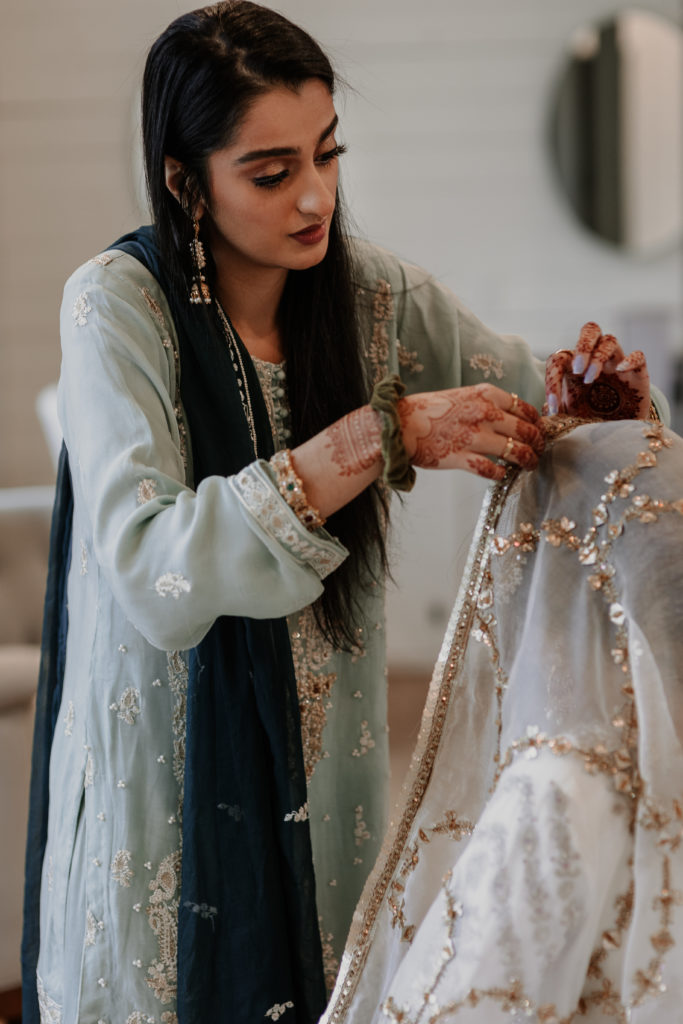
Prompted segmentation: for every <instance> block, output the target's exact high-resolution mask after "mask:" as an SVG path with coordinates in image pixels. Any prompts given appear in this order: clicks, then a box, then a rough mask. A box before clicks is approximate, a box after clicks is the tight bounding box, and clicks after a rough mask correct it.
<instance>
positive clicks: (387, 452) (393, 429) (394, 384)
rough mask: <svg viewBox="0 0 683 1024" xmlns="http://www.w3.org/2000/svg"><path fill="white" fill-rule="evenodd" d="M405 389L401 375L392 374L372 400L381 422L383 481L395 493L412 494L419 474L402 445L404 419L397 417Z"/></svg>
mask: <svg viewBox="0 0 683 1024" xmlns="http://www.w3.org/2000/svg"><path fill="white" fill-rule="evenodd" d="M405 389H406V386H405V384H404V383H403V381H402V380H401V378H400V377H399V376H398V374H397V373H392V374H390V375H389V376H388V377H385V378H384V380H381V381H379V383H377V384H375V387H374V389H373V392H372V396H371V398H370V408H371V409H374V411H375V412H378V413H379V415H380V418H381V420H382V439H381V448H382V458H383V459H384V470H383V473H382V479H383V480H384V483H385V484H388V485H389V487H392V488H393V489H394V490H395V491H412V489H413V487H414V486H415V475H416V474H415V470H414V469H413V467H412V465H411V463H410V459H409V457H408V452H407V451H406V449H405V445H404V444H403V433H402V431H401V419H400V417H399V414H398V400H399V398H401V396H402V395H403V393H404V391H405Z"/></svg>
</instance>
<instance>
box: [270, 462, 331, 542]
mask: <svg viewBox="0 0 683 1024" xmlns="http://www.w3.org/2000/svg"><path fill="white" fill-rule="evenodd" d="M270 464H271V466H272V467H273V469H274V470H275V477H276V479H277V486H278V490H279V492H280V494H281V495H282V497H283V498H284V499H285V501H286V502H287V504H288V505H289V507H290V508H291V510H292V512H294V514H295V515H296V517H297V519H299V520H300V521H301V522H302V523H303V524H304V526H305V527H306V529H307V530H317V529H318V528H319V527H321V526H324V525H325V522H326V520H325V518H324V517H323V516H321V515H320V513H319V512H318V510H317V508H313V506H312V505H309V503H308V498H307V497H306V493H305V491H304V485H303V483H302V482H301V478H300V477H299V476H297V474H296V472H295V470H294V466H293V465H292V453H291V452H290V450H289V448H283V449H282V451H279V452H275V455H273V457H272V458H271V460H270Z"/></svg>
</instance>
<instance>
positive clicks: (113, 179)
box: [0, 0, 683, 1017]
mask: <svg viewBox="0 0 683 1024" xmlns="http://www.w3.org/2000/svg"><path fill="white" fill-rule="evenodd" d="M274 6H276V7H277V8H278V9H279V10H280V11H282V12H283V13H284V14H285V15H287V16H288V17H290V18H292V19H293V20H295V21H298V22H300V23H301V24H302V25H303V26H304V27H306V28H307V29H308V30H309V31H310V32H311V33H312V34H313V35H315V36H316V37H317V38H318V39H319V41H320V42H321V43H322V45H323V46H324V47H325V48H326V49H327V51H328V52H329V53H330V54H331V55H332V57H333V59H334V61H335V62H336V64H337V67H338V70H339V71H340V72H341V74H342V76H343V78H344V79H345V80H346V81H347V82H348V84H349V88H347V89H345V90H343V91H342V93H341V95H340V96H339V98H338V110H339V113H340V115H341V121H342V133H341V134H342V138H343V139H344V141H346V142H347V143H348V145H349V150H350V151H349V155H348V156H347V157H345V159H344V162H343V169H342V176H343V178H342V180H343V184H344V188H345V190H346V194H347V199H348V200H349V205H350V207H351V210H352V213H353V214H354V216H355V227H356V231H357V233H359V234H362V235H365V236H367V237H369V238H371V239H373V240H375V241H377V242H379V243H381V244H383V245H385V246H387V247H388V248H391V249H393V250H394V251H396V252H398V253H399V254H400V255H401V256H403V257H405V258H407V259H409V260H411V261H412V262H416V263H420V264H422V265H424V266H426V267H428V268H429V269H430V270H431V271H433V273H434V274H435V275H436V276H437V277H439V278H440V279H441V280H442V281H443V282H444V283H445V284H447V285H448V286H449V287H451V288H452V289H453V290H454V291H455V292H456V293H457V294H458V295H459V296H460V298H461V299H462V300H463V301H464V302H465V303H466V304H467V305H469V306H470V308H472V309H473V310H474V312H475V313H477V315H478V316H479V317H480V318H481V319H482V320H484V321H485V322H486V323H488V324H489V325H490V326H492V327H494V328H496V329H497V330H500V331H504V332H509V333H517V334H521V335H523V336H524V337H526V338H527V340H528V341H529V343H530V344H531V345H532V347H533V349H534V350H535V351H536V352H537V354H538V355H540V356H542V357H545V356H546V355H547V354H548V353H549V352H551V351H553V350H555V349H557V348H560V347H571V346H573V344H574V342H575V340H576V338H577V336H578V332H579V329H580V327H581V325H582V324H583V322H584V321H586V320H588V319H593V320H597V321H598V322H599V323H600V324H601V325H602V326H603V328H604V329H605V330H609V331H611V332H613V333H615V334H616V335H617V336H618V337H619V339H620V341H621V342H622V345H623V347H624V348H625V349H632V348H642V349H644V350H645V352H646V354H647V356H648V361H649V364H650V367H651V375H652V377H653V379H654V380H655V382H656V383H657V384H658V385H659V386H660V387H661V388H662V389H663V390H664V392H665V393H666V394H667V396H668V397H669V400H670V401H671V403H672V409H673V417H674V420H673V422H674V426H677V427H678V429H683V412H682V407H683V395H682V392H683V371H682V370H681V365H682V358H683V295H682V280H683V248H682V245H681V235H682V226H683V225H682V220H683V218H682V209H683V183H682V174H681V158H682V150H683V134H682V122H683V116H682V113H681V97H682V96H683V31H682V25H683V7H682V6H681V4H680V3H679V0H651V2H648V0H642V2H638V3H637V6H635V5H634V4H632V3H627V2H625V0H624V2H622V0H609V2H608V0H572V3H571V4H569V3H560V2H555V3H549V2H548V0H421V2H420V3H419V4H416V3H415V2H414V0H411V2H408V0H345V2H344V3H343V4H341V3H332V2H331V0H279V2H277V3H275V4H274ZM187 9H189V7H188V5H187V4H186V3H182V2H179V0H145V2H144V3H140V2H139V0H117V3H108V2H105V0H89V2H88V3H87V4H85V3H84V2H82V0H50V4H49V5H48V4H46V3H45V2H44V0H40V2H39V0H2V22H3V31H2V35H1V37H0V167H1V181H2V188H1V189H0V203H1V208H0V234H1V236H2V245H1V259H2V263H1V268H0V269H1V272H0V516H2V524H3V530H2V531H1V533H0V656H1V657H2V658H3V659H4V660H0V711H1V712H2V714H1V715H0V729H3V730H5V731H4V732H1V733H0V773H1V775H0V822H2V824H3V825H4V824H5V823H6V821H8V820H11V821H13V822H18V823H19V825H21V817H20V815H21V811H20V810H18V809H17V808H18V807H20V806H21V802H22V800H23V799H24V797H23V792H24V790H23V788H22V787H23V786H24V785H25V781H24V780H25V777H26V767H25V765H26V754H25V749H26V747H27V744H28V736H29V734H30V695H31V692H32V686H33V685H34V681H35V669H36V664H37V662H36V658H37V653H36V643H37V641H38V639H39V631H40V611H41V601H42V588H43V583H44V571H45V551H46V538H47V511H46V510H47V508H48V506H49V502H50V487H51V485H52V483H53V480H54V462H53V459H52V457H51V453H50V437H53V438H54V433H51V428H50V425H49V413H45V412H43V413H42V417H43V418H42V422H41V419H40V417H39V412H40V408H41V407H40V404H39V405H38V407H37V401H38V397H39V395H40V393H41V392H42V390H43V389H44V388H45V387H46V386H48V385H50V384H51V383H53V382H54V381H56V379H57V377H58V373H59V361H60V353H59V338H58V313H59V304H60V298H61V290H62V287H63V283H64V281H65V280H66V278H67V277H68V276H69V274H70V273H71V272H72V270H73V269H74V268H75V267H76V266H78V265H79V264H80V263H82V262H83V261H84V260H85V259H87V258H88V257H90V256H92V255H94V254H95V253H97V252H99V251H100V250H101V249H103V248H105V247H106V246H107V244H108V243H110V242H111V241H112V240H113V239H115V238H116V237H118V236H119V235H120V234H122V233H123V232H124V231H126V230H128V229H130V228H131V227H133V226H135V225H137V224H138V223H140V222H141V221H144V220H146V213H145V207H144V195H143V188H142V183H141V169H140V158H139V147H138V142H137V130H138V100H139V81H140V76H141V71H142V66H143V62H144V57H145V53H146V51H147V49H148V47H149V45H150V44H151V42H152V41H153V39H154V38H155V37H156V36H157V35H158V34H159V32H160V31H162V30H163V29H164V28H165V26H166V25H167V24H168V22H170V21H171V20H172V19H173V18H174V17H175V16H177V15H178V14H179V13H182V12H183V11H185V10H187ZM482 494H483V488H482V486H481V485H480V483H479V482H478V481H477V480H475V479H474V478H471V477H470V476H469V475H466V474H444V475H442V476H441V475H439V474H421V475H420V479H419V483H418V486H417V488H416V489H415V491H414V492H413V494H412V495H411V496H410V499H409V500H408V501H407V502H406V504H405V507H404V508H403V509H402V510H401V511H400V512H399V513H398V514H397V517H396V520H397V526H396V529H395V535H394V549H395V567H396V569H395V575H396V580H397V584H398V586H397V588H395V589H393V590H392V592H391V596H390V602H389V613H388V639H389V651H390V663H391V687H392V694H393V697H392V720H391V725H392V729H393V733H394V737H395V743H394V750H395V758H396V762H395V764H396V776H397V777H398V776H399V775H400V771H401V770H402V767H403V764H404V763H405V759H406V758H407V756H408V754H409V750H410V743H411V741H412V738H413V737H414V736H415V735H416V733H417V716H418V714H419V706H420V702H421V700H422V697H423V694H424V686H425V683H426V682H427V681H428V679H429V675H430V672H431V667H432V665H433V663H434V660H435V658H436V655H437V653H438V649H439V645H440V641H441V637H442V635H443V632H444V627H445V624H446V621H447V618H448V615H449V612H450V608H451V606H452V603H453V599H454V596H455V593H456V590H457V584H458V578H459V573H460V570H461V567H462V563H463V559H464V556H465V554H466V551H467V545H468V541H469V537H470V535H471V533H472V530H473V528H474V523H475V521H476V516H477V512H478V508H479V504H480V501H481V497H482ZM22 773H23V774H22ZM8 778H10V779H13V780H14V782H13V783H12V785H11V786H8V785H7V783H6V780H7V779H8ZM17 815H19V817H17ZM16 831H17V835H20V834H21V832H22V831H23V825H21V827H17V830H16ZM17 849H18V847H17ZM15 854H16V851H15V852H14V853H12V852H11V851H10V852H9V853H7V854H6V853H5V851H4V850H3V853H2V860H3V866H5V864H6V862H7V858H8V857H10V856H15ZM19 885H20V878H19V880H17V877H16V875H12V874H11V873H8V872H7V871H4V872H2V873H0V888H1V887H2V886H7V888H8V890H10V891H12V892H14V891H16V890H17V889H18V886H19ZM8 900H9V902H8ZM12 900H14V903H12ZM10 904H11V905H12V906H14V905H15V904H16V907H17V908H18V903H17V901H16V896H15V897H12V896H7V897H6V895H5V893H4V892H2V891H0V906H3V905H5V906H6V907H7V908H8V909H7V911H6V913H7V914H8V915H9V918H10V919H9V920H8V921H6V922H5V921H3V922H0V932H2V933H3V934H4V935H6V936H7V937H9V936H10V935H11V934H12V929H13V928H14V929H15V930H16V928H17V927H18V919H17V915H18V909H15V910H12V909H11V906H10ZM12 914H14V915H15V916H14V919H11V918H12ZM8 941H9V938H8ZM1 954H2V951H1V950H0V992H2V991H3V989H8V988H11V987H12V981H13V973H12V972H13V971H14V972H16V967H12V966H11V965H10V966H7V967H5V966H3V963H2V955H1ZM11 960H12V957H11V956H10V961H11ZM1 999H2V997H0V1017H1V1016H2V1012H3V1010H2V1001H1ZM7 1012H8V1014H9V1010H8V1011H7ZM10 1015H11V1014H10Z"/></svg>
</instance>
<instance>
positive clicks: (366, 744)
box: [351, 722, 375, 757]
mask: <svg viewBox="0 0 683 1024" xmlns="http://www.w3.org/2000/svg"><path fill="white" fill-rule="evenodd" d="M374 745H375V741H374V740H373V738H372V735H371V733H370V729H369V728H368V723H367V722H361V723H360V742H359V744H358V746H357V747H354V749H353V750H352V751H351V756H352V757H365V755H366V754H367V753H368V752H369V751H370V750H372V748H373V747H374Z"/></svg>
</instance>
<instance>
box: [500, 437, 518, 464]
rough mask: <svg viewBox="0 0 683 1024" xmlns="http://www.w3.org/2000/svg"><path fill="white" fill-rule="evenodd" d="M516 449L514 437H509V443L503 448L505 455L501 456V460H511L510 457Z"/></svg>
mask: <svg viewBox="0 0 683 1024" xmlns="http://www.w3.org/2000/svg"><path fill="white" fill-rule="evenodd" d="M514 447H515V439H514V437H508V439H507V441H506V442H505V447H504V448H503V454H502V455H501V459H509V458H510V455H511V454H512V449H513V448H514Z"/></svg>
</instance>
